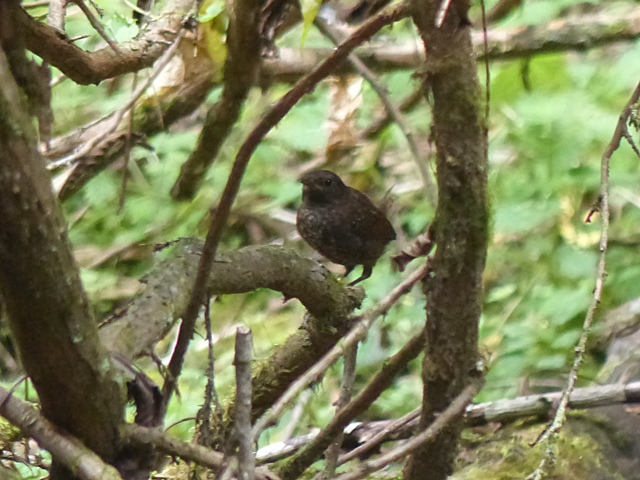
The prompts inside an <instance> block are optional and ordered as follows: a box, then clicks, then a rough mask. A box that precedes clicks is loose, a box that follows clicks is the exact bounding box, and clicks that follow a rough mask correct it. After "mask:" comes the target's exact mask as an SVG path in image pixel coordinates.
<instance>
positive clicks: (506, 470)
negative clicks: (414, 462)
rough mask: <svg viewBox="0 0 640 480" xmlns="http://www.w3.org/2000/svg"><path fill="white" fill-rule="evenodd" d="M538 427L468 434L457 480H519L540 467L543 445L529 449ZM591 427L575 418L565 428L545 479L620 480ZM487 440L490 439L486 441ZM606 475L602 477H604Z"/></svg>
mask: <svg viewBox="0 0 640 480" xmlns="http://www.w3.org/2000/svg"><path fill="white" fill-rule="evenodd" d="M542 428H543V427H542V426H541V425H540V424H535V425H531V426H528V425H525V424H522V423H521V424H514V425H510V426H508V427H505V428H503V429H500V430H498V431H497V432H493V431H486V430H485V431H484V432H483V431H482V430H475V431H467V432H465V433H464V435H463V441H462V447H463V450H462V453H461V454H460V455H459V457H458V468H457V471H456V478H459V479H460V480H511V479H513V480H516V479H518V480H520V479H522V478H526V477H527V476H529V475H530V474H531V473H532V472H533V471H534V470H535V469H536V468H537V467H538V465H539V463H540V461H541V459H542V457H543V455H544V453H545V448H546V447H545V445H538V446H536V447H530V446H529V445H530V444H531V443H532V442H533V441H535V439H536V438H537V437H538V435H539V434H540V432H541V430H542ZM592 428H596V429H597V428H598V427H597V426H596V425H594V424H588V422H583V421H582V420H578V419H575V420H573V421H572V422H571V423H570V424H569V425H567V426H565V428H563V430H562V431H561V433H560V434H559V436H558V439H557V442H556V445H555V449H554V450H555V456H556V466H555V469H553V470H552V471H549V475H548V476H547V477H546V478H547V479H562V480H574V479H575V480H595V479H598V478H609V479H611V480H616V479H619V480H623V478H624V477H622V475H620V474H619V473H618V472H617V471H616V469H615V467H614V466H613V465H612V464H611V462H610V461H609V460H608V458H609V456H608V455H607V453H606V452H605V451H604V450H603V447H602V446H601V444H599V443H598V442H597V441H596V440H594V438H593V432H591V431H590V429H592ZM489 437H490V438H489ZM603 475H605V476H603Z"/></svg>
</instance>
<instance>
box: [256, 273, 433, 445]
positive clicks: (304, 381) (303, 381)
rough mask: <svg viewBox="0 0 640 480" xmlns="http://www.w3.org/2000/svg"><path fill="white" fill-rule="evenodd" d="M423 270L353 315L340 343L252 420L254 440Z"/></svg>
mask: <svg viewBox="0 0 640 480" xmlns="http://www.w3.org/2000/svg"><path fill="white" fill-rule="evenodd" d="M427 271H428V265H427V264H425V265H423V266H422V267H421V268H418V269H417V270H416V271H414V272H413V273H412V274H411V275H409V276H408V277H407V278H406V279H405V280H404V281H403V282H402V283H401V284H400V285H398V286H397V287H396V288H394V289H393V290H392V291H391V292H390V293H389V295H387V297H386V298H385V299H384V300H383V301H381V302H380V303H379V304H378V306H376V307H375V308H372V309H370V310H368V311H367V312H365V313H364V314H362V315H360V316H359V317H357V318H358V319H359V321H358V323H357V324H356V325H355V327H353V328H352V329H351V331H350V332H349V333H348V334H347V335H346V336H345V337H344V339H343V340H342V343H341V344H339V345H336V346H334V347H333V348H332V349H331V350H329V351H328V352H327V353H326V354H325V355H324V356H323V357H322V358H321V359H320V360H318V361H317V362H316V363H315V364H314V365H313V367H311V368H310V369H309V370H307V373H305V374H304V375H303V376H301V377H300V378H298V380H296V381H295V382H294V383H292V384H291V385H290V386H289V388H288V389H287V390H286V391H285V392H284V393H283V394H282V395H281V396H280V398H279V399H278V401H277V402H275V403H274V404H273V406H272V407H271V409H269V410H268V411H267V412H266V413H265V414H264V415H263V416H262V417H261V418H260V419H259V420H258V421H257V422H256V424H255V426H254V427H253V434H254V437H255V439H256V440H257V439H258V436H259V435H260V433H261V432H262V431H263V430H264V429H265V428H266V426H267V425H270V424H271V423H272V422H273V421H274V419H276V418H278V417H279V416H280V413H281V412H282V410H283V409H284V408H286V407H287V406H288V405H289V404H290V402H291V401H293V399H294V398H295V397H296V396H297V395H298V393H300V392H301V391H302V390H304V389H305V388H307V387H308V386H309V385H310V384H312V383H313V382H314V381H316V379H318V378H320V377H322V375H323V374H324V372H326V371H327V369H328V368H329V367H330V366H331V365H333V363H335V362H336V361H337V360H338V359H339V358H340V357H341V356H342V352H343V351H344V349H345V348H347V347H348V346H349V345H353V344H355V343H357V342H359V341H361V340H362V339H363V338H364V337H365V336H366V334H367V332H368V331H369V328H370V327H371V325H372V324H373V322H374V321H375V320H376V319H377V318H378V317H380V316H382V315H385V314H386V313H387V312H388V311H389V309H390V308H391V306H392V305H393V304H394V303H395V302H396V301H397V300H398V299H399V298H400V297H402V296H403V295H405V294H407V293H409V292H410V291H411V288H412V287H413V286H414V285H415V284H416V283H417V282H419V281H420V280H421V279H422V278H423V277H424V276H425V275H426V274H427Z"/></svg>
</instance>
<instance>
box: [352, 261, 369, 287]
mask: <svg viewBox="0 0 640 480" xmlns="http://www.w3.org/2000/svg"><path fill="white" fill-rule="evenodd" d="M372 270H373V265H363V266H362V275H360V276H359V277H358V278H356V279H355V280H354V281H353V282H351V283H350V284H349V286H350V287H353V286H354V285H356V284H357V283H360V282H361V281H362V280H366V279H367V278H369V277H370V276H371V271H372Z"/></svg>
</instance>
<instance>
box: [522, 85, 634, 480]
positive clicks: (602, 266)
mask: <svg viewBox="0 0 640 480" xmlns="http://www.w3.org/2000/svg"><path fill="white" fill-rule="evenodd" d="M639 98H640V83H638V85H636V88H635V90H634V91H633V94H632V95H631V98H630V99H629V101H628V102H627V104H626V105H625V107H624V109H623V110H622V113H620V117H619V118H618V123H617V124H616V129H615V131H614V133H613V136H612V138H611V141H610V142H609V145H607V148H606V149H605V151H604V153H603V154H602V159H601V162H600V216H601V218H602V227H601V231H600V245H599V248H600V258H599V260H598V267H597V272H596V281H595V288H594V291H593V299H592V301H591V305H589V310H588V311H587V314H586V316H585V319H584V323H583V325H582V333H581V334H580V338H579V340H578V344H577V346H576V348H575V352H576V353H575V358H574V360H573V365H572V367H571V370H570V371H569V380H568V381H567V387H566V388H565V390H564V392H563V393H562V398H561V399H560V401H559V403H558V408H557V410H556V412H555V414H554V416H553V419H552V420H551V422H550V423H549V425H547V428H545V430H544V431H543V432H542V433H541V435H540V436H539V437H538V439H537V440H536V441H535V442H534V444H539V443H541V442H543V441H544V442H547V448H546V453H545V455H544V457H543V459H542V460H541V462H540V464H539V465H538V468H536V470H535V471H534V472H533V473H532V474H531V475H530V476H529V477H528V478H530V479H534V480H538V479H541V478H543V477H544V475H545V474H546V468H547V465H548V464H549V463H550V462H553V460H554V458H553V448H552V447H553V443H554V441H555V438H556V437H557V434H558V432H559V431H560V429H561V428H562V426H563V424H564V421H565V419H566V414H567V404H568V403H569V398H570V397H571V393H572V392H573V389H574V387H575V384H576V380H577V378H578V371H579V370H580V366H581V365H582V361H583V360H584V354H585V348H586V345H587V340H588V339H589V333H590V331H591V324H592V322H593V317H594V314H595V311H596V308H597V307H598V305H599V303H600V299H601V297H602V290H603V287H604V281H605V277H606V253H607V244H608V239H609V163H610V160H611V157H612V155H613V154H614V152H615V151H616V150H617V149H618V148H619V147H620V142H621V140H622V138H623V137H624V131H625V130H626V128H627V120H628V119H629V115H630V114H631V107H632V106H633V105H634V104H635V103H636V102H637V101H638V99H639Z"/></svg>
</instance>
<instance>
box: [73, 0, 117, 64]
mask: <svg viewBox="0 0 640 480" xmlns="http://www.w3.org/2000/svg"><path fill="white" fill-rule="evenodd" d="M71 1H72V2H73V3H75V4H76V5H78V7H80V10H82V13H84V15H85V16H86V17H87V20H89V23H90V24H91V26H92V27H93V28H94V29H95V30H96V32H98V33H99V34H100V36H101V37H102V39H103V40H104V41H105V42H107V45H109V46H110V47H111V49H112V50H113V51H114V52H116V53H118V54H119V53H121V51H120V49H119V48H118V44H117V43H116V42H114V41H113V40H112V39H111V37H109V35H108V34H107V31H106V30H105V29H104V27H103V26H102V23H101V22H100V20H98V18H97V17H96V16H95V15H94V14H93V12H92V11H91V9H89V7H87V5H86V4H85V3H84V1H83V0H71Z"/></svg>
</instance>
